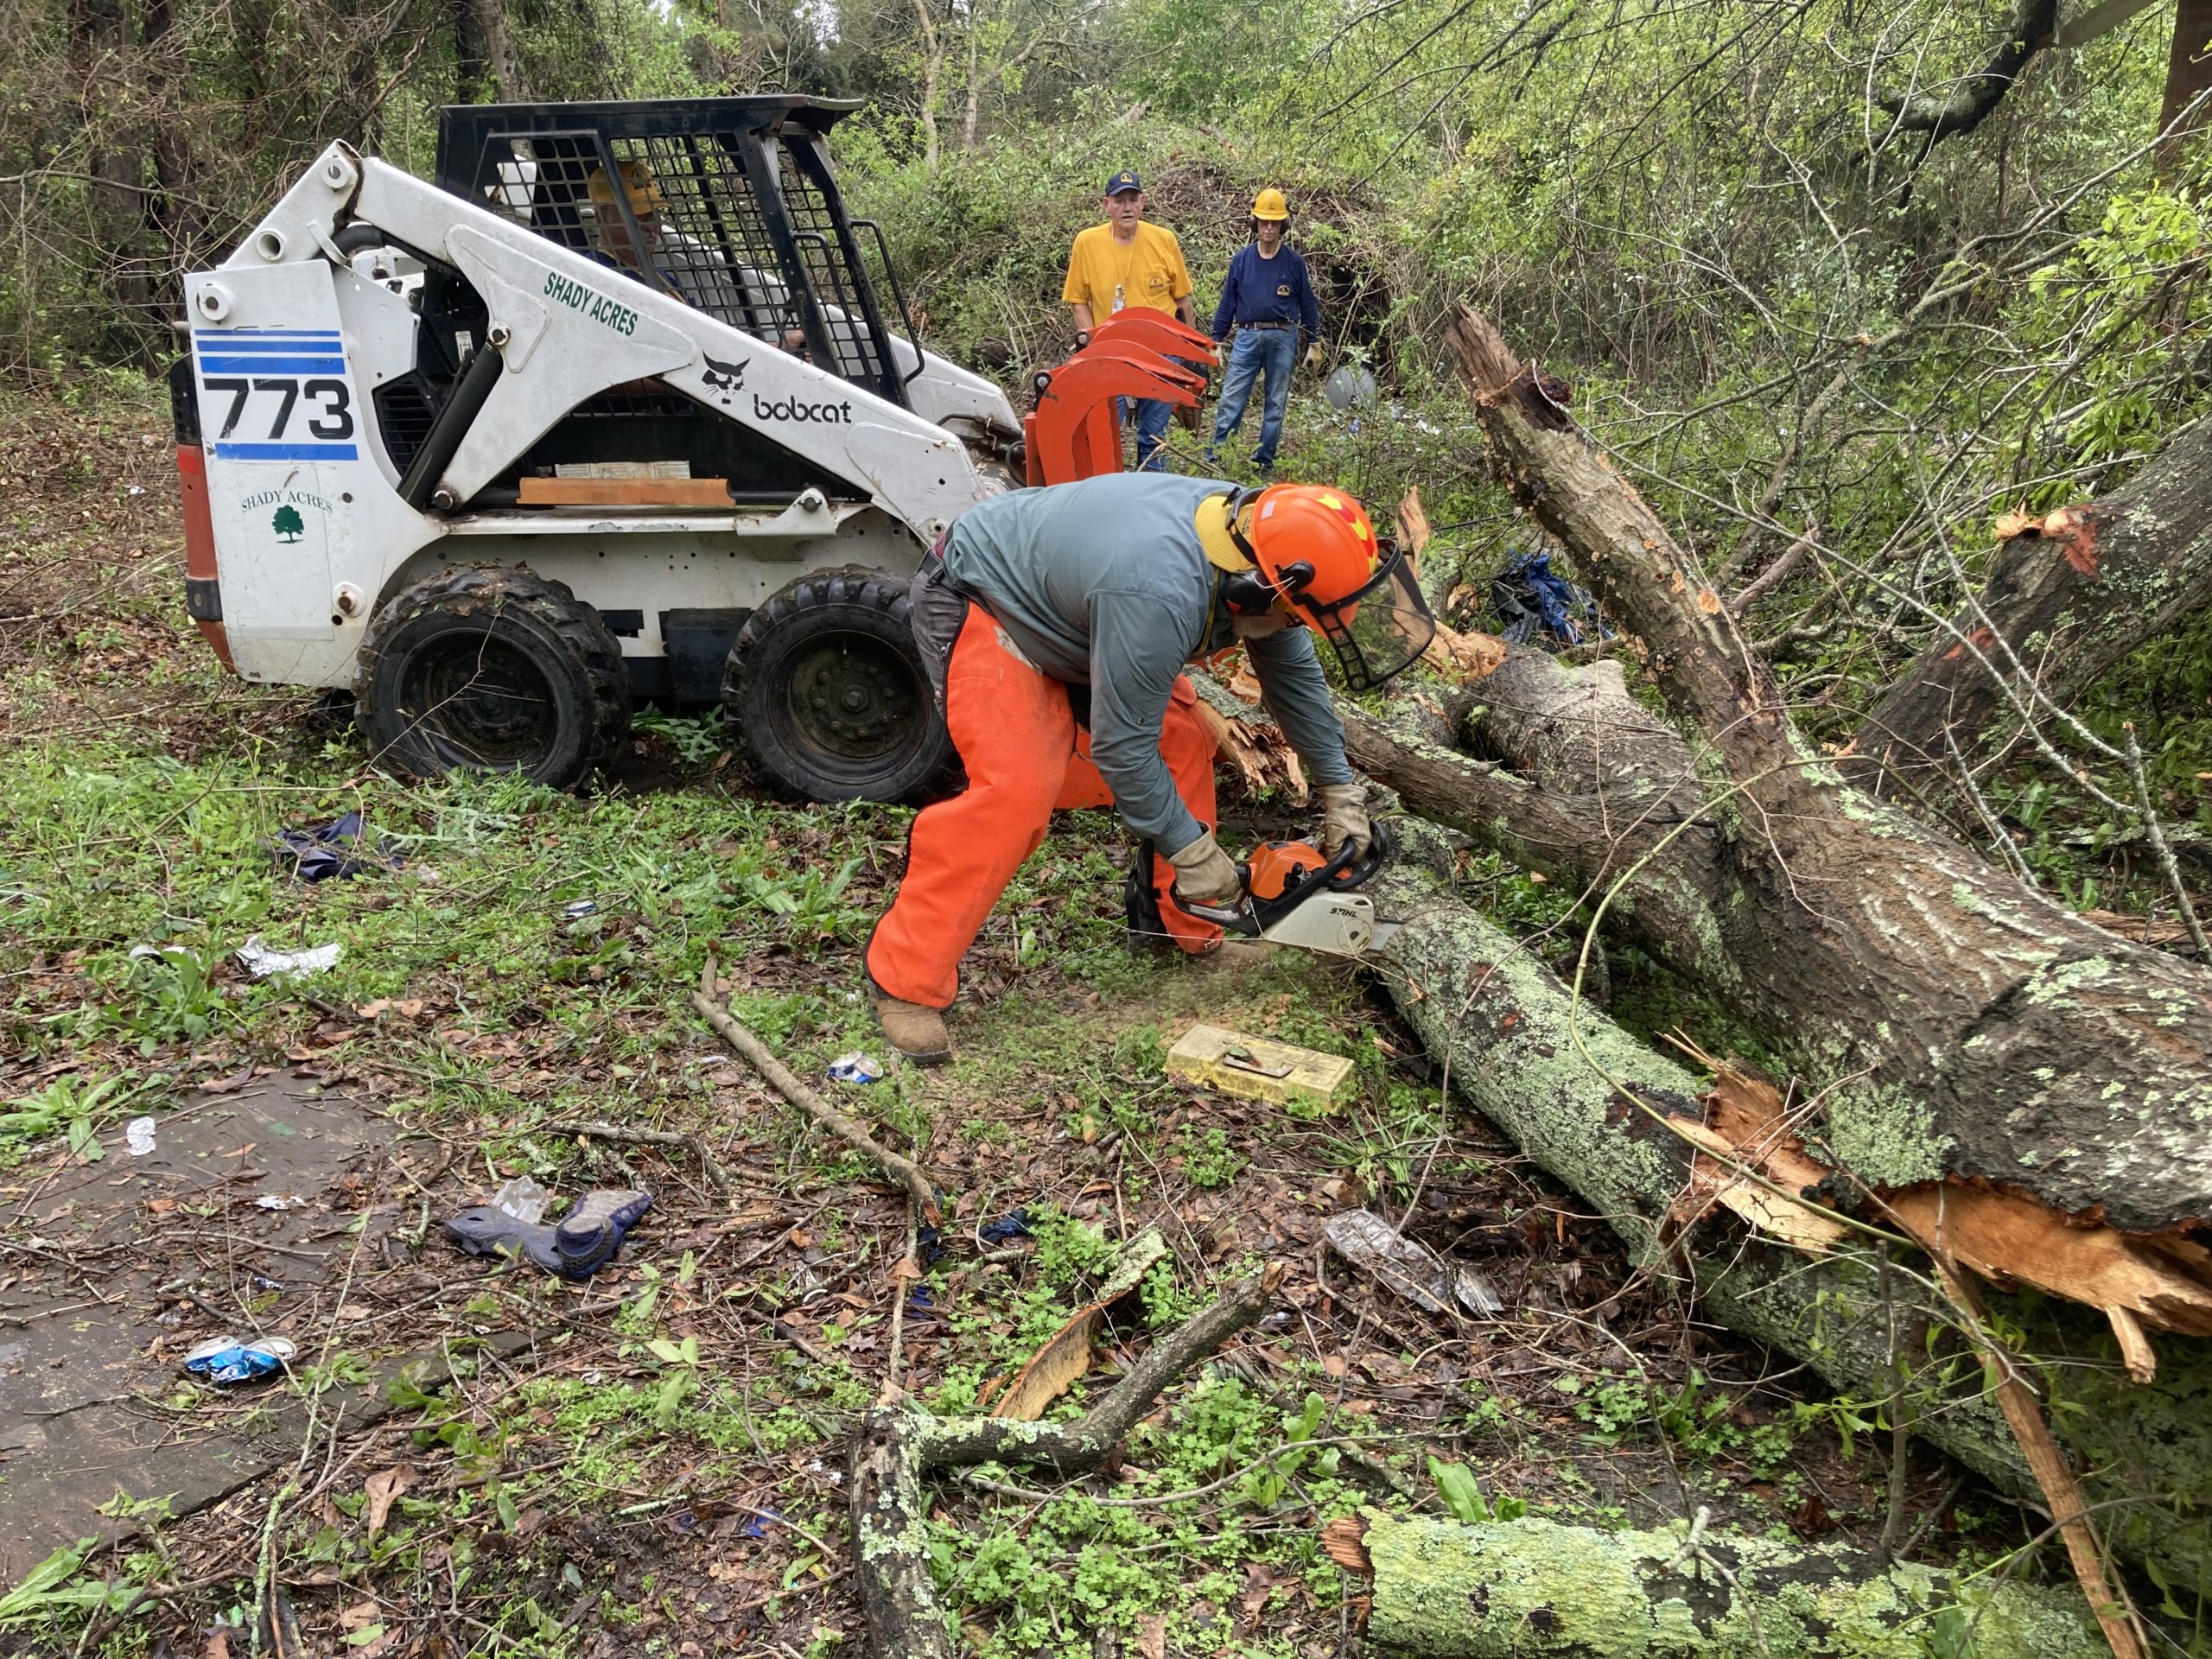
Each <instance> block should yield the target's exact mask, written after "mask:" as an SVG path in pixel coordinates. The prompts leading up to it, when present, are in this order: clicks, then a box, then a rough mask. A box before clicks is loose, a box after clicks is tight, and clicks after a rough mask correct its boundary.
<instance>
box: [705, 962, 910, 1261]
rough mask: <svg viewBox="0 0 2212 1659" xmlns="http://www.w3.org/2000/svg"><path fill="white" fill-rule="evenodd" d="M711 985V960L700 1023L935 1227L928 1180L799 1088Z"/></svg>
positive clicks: (856, 1125) (858, 1126)
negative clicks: (889, 1181) (720, 1003)
mask: <svg viewBox="0 0 2212 1659" xmlns="http://www.w3.org/2000/svg"><path fill="white" fill-rule="evenodd" d="M714 983H715V959H714V957H712V956H711V955H709V957H708V958H707V971H706V974H705V976H704V977H703V982H702V984H703V988H702V989H700V990H696V991H694V992H692V993H691V1006H692V1007H695V1008H696V1009H698V1010H699V1013H700V1015H701V1017H702V1018H703V1019H704V1020H706V1022H707V1023H708V1024H709V1026H711V1027H714V1029H715V1034H716V1035H717V1036H719V1037H720V1038H721V1039H722V1040H723V1041H724V1042H726V1043H728V1045H729V1046H731V1047H732V1048H734V1049H735V1050H736V1051H737V1052H739V1053H741V1054H742V1055H743V1056H745V1058H747V1060H749V1061H751V1062H752V1065H753V1070H754V1071H758V1072H760V1075H761V1076H762V1077H766V1079H767V1080H768V1083H769V1084H770V1085H771V1086H772V1088H773V1089H774V1090H775V1091H776V1092H777V1093H778V1094H779V1095H781V1096H783V1097H784V1098H785V1100H787V1101H789V1102H791V1104H792V1105H794V1106H796V1107H798V1109H799V1110H801V1111H802V1112H804V1113H805V1114H806V1115H807V1116H809V1117H810V1118H812V1119H813V1120H814V1121H815V1122H817V1123H819V1124H820V1125H822V1127H823V1128H825V1129H828V1130H829V1132H830V1133H831V1134H832V1135H836V1137H837V1138H838V1139H839V1140H841V1141H843V1142H844V1143H845V1144H846V1145H847V1146H849V1147H855V1148H856V1149H857V1150H859V1151H861V1152H864V1153H866V1154H868V1156H869V1157H871V1158H873V1159H874V1160H875V1161H876V1162H877V1164H879V1165H880V1166H881V1167H882V1169H883V1171H884V1173H887V1174H888V1175H890V1176H892V1177H893V1179H896V1180H897V1181H899V1183H900V1185H903V1186H905V1187H906V1193H907V1196H908V1197H909V1198H912V1199H913V1201H914V1207H915V1209H916V1210H918V1211H920V1212H921V1215H922V1218H923V1219H924V1220H925V1221H926V1222H928V1223H929V1224H931V1226H935V1225H936V1224H937V1222H938V1203H937V1191H936V1189H935V1188H933V1187H932V1186H931V1185H930V1183H929V1178H928V1177H927V1176H925V1175H924V1174H923V1173H922V1172H921V1170H920V1169H919V1168H918V1166H916V1165H915V1163H914V1161H913V1160H912V1159H911V1158H902V1157H900V1156H899V1154H897V1153H895V1152H893V1151H892V1150H891V1149H890V1148H889V1147H886V1146H884V1145H882V1144H881V1143H880V1141H877V1140H876V1138H875V1137H874V1135H870V1134H869V1133H868V1130H867V1129H866V1128H863V1127H862V1126H861V1124H860V1123H858V1122H855V1120H853V1119H852V1118H849V1117H848V1116H845V1114H844V1113H842V1112H841V1111H839V1110H838V1109H836V1107H835V1106H832V1105H831V1104H830V1103H829V1102H828V1101H826V1100H824V1099H823V1098H822V1096H819V1095H817V1094H816V1093H815V1092H814V1090H811V1089H810V1088H808V1087H807V1086H806V1085H805V1084H803V1083H801V1082H800V1081H799V1080H798V1077H796V1076H795V1075H794V1074H793V1073H792V1071H791V1068H790V1067H789V1066H787V1065H785V1064H784V1063H783V1062H782V1061H781V1060H779V1059H778V1058H776V1056H775V1052H774V1051H773V1050H772V1049H771V1048H770V1047H769V1046H767V1044H766V1043H764V1042H762V1041H761V1040H760V1039H759V1038H758V1037H756V1036H754V1035H753V1033H752V1032H751V1031H749V1030H747V1028H746V1027H745V1026H744V1025H742V1024H741V1022H740V1021H738V1020H735V1019H733V1018H732V1017H731V1016H730V1014H729V1013H728V1010H726V1009H722V1008H718V1007H715V1005H714V1002H713V1001H712V1000H711V992H712V988H713V986H714Z"/></svg>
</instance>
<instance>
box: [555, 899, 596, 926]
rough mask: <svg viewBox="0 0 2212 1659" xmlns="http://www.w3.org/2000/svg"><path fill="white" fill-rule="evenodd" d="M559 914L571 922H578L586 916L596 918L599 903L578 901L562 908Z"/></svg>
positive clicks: (593, 900)
mask: <svg viewBox="0 0 2212 1659" xmlns="http://www.w3.org/2000/svg"><path fill="white" fill-rule="evenodd" d="M561 913H562V914H563V916H565V917H567V918H569V920H570V921H572V922H574V921H580V920H582V918H584V917H586V916H596V915H597V914H598V913H599V901H598V900H597V899H577V900H575V902H574V903H573V904H566V905H563V906H561Z"/></svg>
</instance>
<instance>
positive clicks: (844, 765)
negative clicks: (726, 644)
mask: <svg viewBox="0 0 2212 1659" xmlns="http://www.w3.org/2000/svg"><path fill="white" fill-rule="evenodd" d="M907 583H908V578H906V577H905V576H893V575H887V573H885V572H883V571H881V570H870V569H865V568H863V567H861V566H859V565H847V566H844V567H843V568H842V569H836V570H816V571H812V572H810V573H809V574H808V575H804V576H801V577H799V578H798V580H797V581H796V582H791V583H789V584H788V585H786V586H785V587H784V588H780V589H779V590H778V591H777V592H776V593H774V594H771V595H770V596H769V599H768V601H767V602H766V604H764V605H762V606H761V607H760V609H758V610H756V611H755V612H753V614H752V615H751V616H749V617H747V619H746V621H745V626H744V627H743V628H741V629H740V630H739V632H738V636H737V643H736V644H735V645H733V646H731V647H730V653H729V661H728V664H726V665H725V666H724V669H723V671H722V708H723V710H724V712H725V715H726V716H727V718H728V721H729V724H730V729H731V730H732V731H734V732H735V733H736V734H737V736H738V741H739V743H740V746H741V749H742V751H743V753H744V757H745V760H746V762H747V767H748V769H749V770H750V771H751V772H752V773H753V776H754V778H756V779H758V780H759V781H760V783H761V784H763V785H766V787H767V788H769V789H770V790H772V791H774V792H775V793H777V794H779V795H782V796H784V797H785V798H787V799H791V800H799V801H887V802H893V803H897V802H907V801H918V800H923V799H926V798H928V797H930V796H931V794H933V793H935V792H937V791H938V790H939V789H940V788H941V786H942V784H943V780H944V778H945V777H946V775H947V774H948V772H950V769H951V766H952V764H953V751H952V739H951V737H950V734H948V733H947V732H946V731H945V729H944V720H943V719H942V718H941V717H940V716H939V715H938V711H937V702H936V699H935V698H934V697H932V696H931V695H930V689H929V682H928V680H927V678H926V677H925V676H924V674H923V672H922V664H921V658H920V657H919V655H918V653H917V652H916V651H915V648H914V632H913V628H912V624H911V622H910V620H909V619H908V615H907V608H906V588H907ZM802 677H806V678H808V679H810V682H811V683H813V684H815V685H817V686H819V687H820V688H821V695H820V696H814V697H812V698H802V696H801V695H800V685H799V682H800V680H801V678H802ZM830 696H834V697H836V699H837V705H836V706H835V707H832V706H829V704H828V703H826V702H824V698H826V697H830ZM809 702H812V703H813V705H814V706H813V707H811V708H810V707H809V706H808V703H809ZM848 722H849V724H850V727H851V728H852V729H850V730H849V731H848V730H845V729H843V728H845V727H846V725H847V723H848ZM833 726H835V727H837V728H840V729H838V730H836V731H833V730H831V729H830V728H832V727H833Z"/></svg>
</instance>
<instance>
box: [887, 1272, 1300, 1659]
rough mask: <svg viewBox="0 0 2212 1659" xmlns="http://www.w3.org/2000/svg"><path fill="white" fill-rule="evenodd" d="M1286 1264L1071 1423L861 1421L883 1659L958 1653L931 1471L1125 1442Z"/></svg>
mask: <svg viewBox="0 0 2212 1659" xmlns="http://www.w3.org/2000/svg"><path fill="white" fill-rule="evenodd" d="M1280 1277H1281V1269H1280V1268H1274V1267H1270V1268H1268V1270H1267V1271H1266V1272H1264V1273H1262V1274H1256V1275H1255V1276H1254V1277H1252V1278H1249V1279H1243V1280H1240V1281H1237V1282H1236V1283H1235V1284H1233V1285H1231V1286H1230V1287H1229V1288H1228V1289H1226V1290H1224V1292H1223V1293H1222V1294H1221V1295H1220V1297H1219V1298H1218V1299H1217V1300H1216V1301H1215V1302H1214V1304H1213V1306H1211V1307H1209V1308H1207V1309H1206V1310H1205V1312H1204V1313H1200V1314H1199V1315H1198V1317H1197V1318H1196V1319H1192V1320H1190V1321H1188V1322H1187V1323H1186V1324H1185V1325H1182V1326H1180V1327H1179V1329H1177V1330H1176V1331H1175V1332H1173V1333H1172V1334H1171V1335H1169V1336H1166V1337H1164V1338H1161V1339H1160V1341H1159V1342H1158V1343H1156V1344H1154V1345H1153V1348H1152V1351H1150V1352H1149V1353H1147V1355H1146V1356H1145V1357H1143V1358H1142V1359H1141V1360H1140V1361H1138V1363H1136V1365H1135V1367H1134V1368H1132V1369H1131V1370H1130V1371H1129V1373H1128V1376H1124V1377H1123V1378H1122V1380H1121V1381H1120V1382H1119V1383H1116V1384H1115V1385H1114V1387H1113V1388H1112V1389H1109V1391H1108V1392H1107V1394H1106V1396H1105V1398H1104V1399H1103V1400H1101V1401H1100V1402H1098V1403H1097V1404H1096V1406H1094V1407H1092V1408H1090V1411H1088V1412H1086V1413H1085V1414H1084V1415H1083V1416H1082V1417H1081V1418H1079V1419H1077V1421H1075V1422H1073V1423H1032V1422H1014V1421H1009V1420H1007V1419H1004V1418H995V1417H975V1418H959V1419H954V1420H951V1421H944V1422H940V1421H936V1420H934V1419H932V1418H931V1417H929V1416H928V1415H927V1414H925V1413H922V1412H919V1411H917V1410H915V1409H914V1408H912V1407H910V1406H879V1407H877V1408H874V1410H872V1411H870V1412H869V1413H868V1414H867V1415H866V1416H865V1417H863V1418H862V1419H861V1424H860V1427H859V1429H858V1430H857V1431H856V1432H855V1434H854V1436H853V1440H852V1444H851V1446H850V1449H849V1452H848V1457H847V1469H848V1473H849V1479H848V1491H849V1515H850V1516H851V1519H852V1529H853V1554H854V1559H855V1570H856V1571H857V1573H858V1575H859V1579H860V1586H861V1606H862V1608H863V1609H864V1610H865V1611H866V1613H867V1615H868V1646H869V1649H870V1651H872V1652H873V1653H874V1655H875V1656H876V1659H953V1653H954V1649H953V1645H952V1640H951V1637H950V1633H949V1632H948V1630H947V1629H946V1626H945V1620H944V1611H943V1609H942V1608H941V1607H940V1606H939V1605H938V1599H937V1592H936V1589H935V1587H934V1586H932V1585H931V1582H930V1573H929V1553H928V1548H927V1536H926V1532H925V1521H926V1517H927V1514H928V1511H927V1510H926V1508H925V1503H924V1498H923V1493H922V1478H923V1476H924V1475H925V1473H926V1472H927V1471H930V1470H932V1469H950V1468H958V1467H963V1466H965V1465H970V1464H976V1463H986V1462H1005V1463H1038V1464H1044V1465H1047V1466H1048V1467H1050V1468H1052V1470H1053V1471H1055V1472H1057V1473H1059V1474H1062V1475H1068V1474H1077V1473H1080V1472H1082V1471H1084V1470H1087V1469H1096V1468H1097V1467H1098V1466H1099V1465H1102V1464H1103V1463H1104V1462H1106V1461H1107V1460H1108V1459H1109V1458H1111V1457H1112V1456H1113V1455H1114V1453H1115V1452H1116V1451H1117V1450H1118V1449H1119V1448H1120V1446H1121V1443H1122V1440H1124V1439H1125V1438H1126V1437H1127V1436H1128V1432H1129V1430H1130V1429H1132V1428H1134V1427H1135V1426H1136V1423H1137V1420H1138V1419H1139V1418H1141V1417H1142V1416H1143V1415H1144V1414H1145V1413H1146V1412H1147V1411H1149V1410H1150V1409H1151V1408H1152V1402H1153V1401H1154V1399H1155V1398H1156V1397H1157V1396H1158V1395H1159V1393H1160V1390H1161V1389H1164V1388H1166V1386H1167V1385H1168V1384H1169V1383H1172V1382H1173V1381H1174V1380H1175V1378H1176V1377H1177V1376H1180V1375H1181V1374H1182V1373H1183V1372H1184V1371H1185V1370H1189V1369H1190V1368H1191V1367H1192V1365H1195V1364H1197V1363H1198V1361H1200V1360H1201V1359H1204V1358H1205V1357H1206V1356H1207V1355H1208V1354H1211V1352H1213V1351H1214V1350H1215V1349H1217V1348H1218V1347H1220V1346H1221V1344H1223V1343H1224V1342H1226V1341H1228V1340H1229V1338H1230V1337H1232V1336H1234V1335H1236V1332H1239V1331H1242V1330H1243V1329H1244V1327H1245V1326H1247V1325H1250V1324H1251V1323H1252V1322H1253V1321H1254V1320H1255V1319H1258V1318H1259V1317H1260V1315H1261V1314H1262V1313H1263V1312H1265V1311H1266V1308H1267V1306H1268V1299H1269V1297H1270V1295H1271V1294H1272V1293H1273V1291H1274V1286H1275V1284H1276V1282H1277V1281H1278V1280H1279V1279H1280Z"/></svg>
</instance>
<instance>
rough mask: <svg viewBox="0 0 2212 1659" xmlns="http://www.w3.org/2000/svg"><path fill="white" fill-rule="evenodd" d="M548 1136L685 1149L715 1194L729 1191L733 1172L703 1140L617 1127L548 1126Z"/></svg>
mask: <svg viewBox="0 0 2212 1659" xmlns="http://www.w3.org/2000/svg"><path fill="white" fill-rule="evenodd" d="M543 1133H544V1134H547V1135H569V1136H571V1137H573V1138H575V1139H576V1140H579V1141H583V1140H591V1141H613V1142H615V1143H616V1144H617V1145H620V1146H638V1147H683V1149H684V1150H685V1151H686V1152H688V1153H690V1154H691V1155H692V1156H693V1157H694V1158H696V1159H697V1160H699V1167H700V1169H701V1170H702V1172H704V1173H705V1175H706V1177H707V1179H708V1180H709V1181H710V1182H712V1183H713V1185H714V1188H715V1192H728V1191H729V1172H728V1171H727V1170H725V1169H724V1168H723V1167H722V1166H721V1165H720V1164H719V1163H717V1162H715V1154H713V1153H711V1152H709V1151H708V1150H707V1142H706V1140H705V1138H704V1137H703V1136H701V1135H679V1134H677V1132H676V1131H675V1130H673V1129H626V1128H623V1127H621V1125H620V1124H616V1123H548V1124H547V1125H546V1126H545V1128H544V1130H543Z"/></svg>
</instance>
